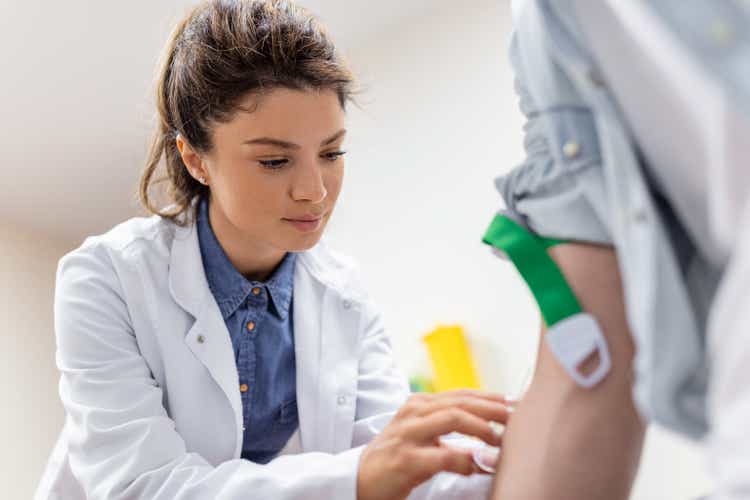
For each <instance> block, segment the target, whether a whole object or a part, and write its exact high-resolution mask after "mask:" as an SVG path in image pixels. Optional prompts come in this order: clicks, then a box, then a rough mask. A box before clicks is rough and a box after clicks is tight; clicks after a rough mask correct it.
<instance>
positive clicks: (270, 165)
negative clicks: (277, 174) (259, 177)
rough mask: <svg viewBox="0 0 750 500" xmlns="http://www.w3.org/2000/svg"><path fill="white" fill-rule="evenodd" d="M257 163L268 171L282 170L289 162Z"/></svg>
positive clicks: (266, 161) (285, 160) (268, 161)
mask: <svg viewBox="0 0 750 500" xmlns="http://www.w3.org/2000/svg"><path fill="white" fill-rule="evenodd" d="M258 163H260V165H261V166H262V167H263V168H267V169H268V170H278V169H280V168H283V167H284V165H285V164H287V163H289V160H287V159H282V160H258Z"/></svg>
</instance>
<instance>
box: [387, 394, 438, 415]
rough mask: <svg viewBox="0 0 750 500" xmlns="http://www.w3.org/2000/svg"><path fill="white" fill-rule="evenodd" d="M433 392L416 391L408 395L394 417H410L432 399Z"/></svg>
mask: <svg viewBox="0 0 750 500" xmlns="http://www.w3.org/2000/svg"><path fill="white" fill-rule="evenodd" d="M434 397H435V395H434V394H426V393H422V392H420V393H416V394H412V395H411V396H409V399H407V400H406V402H405V403H404V404H403V405H401V408H399V410H398V412H397V413H396V417H410V416H412V415H416V414H419V413H420V412H421V410H422V408H424V406H425V405H427V404H429V403H430V402H431V401H432V400H433V399H434Z"/></svg>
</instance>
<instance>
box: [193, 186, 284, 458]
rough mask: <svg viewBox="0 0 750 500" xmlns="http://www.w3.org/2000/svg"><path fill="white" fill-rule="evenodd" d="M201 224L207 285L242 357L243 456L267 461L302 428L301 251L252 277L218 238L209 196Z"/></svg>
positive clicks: (239, 361) (200, 214) (202, 205)
mask: <svg viewBox="0 0 750 500" xmlns="http://www.w3.org/2000/svg"><path fill="white" fill-rule="evenodd" d="M197 225H198V240H199V242H200V250H201V256H202V258H203V267H204V269H205V272H206V278H207V279H208V286H209V288H210V289H211V293H212V294H213V296H214V298H215V299H216V303H217V304H218V306H219V310H220V311H221V314H222V316H223V317H224V322H225V323H226V325H227V330H228V331H229V336H230V337H231V338H232V346H233V347H234V357H235V360H236V362H237V372H238V374H239V381H238V383H237V385H238V390H239V391H240V395H241V399H242V413H243V423H244V436H243V445H242V458H245V459H247V460H251V461H253V462H257V463H267V462H269V461H270V460H272V459H273V458H274V457H275V456H276V455H277V454H278V452H279V451H280V450H281V449H282V448H283V447H284V445H285V444H286V442H287V441H288V440H289V438H290V437H291V435H292V434H293V433H294V431H295V430H296V429H297V427H298V418H297V399H296V388H297V384H296V366H295V355H294V328H293V323H292V307H291V306H292V289H293V281H294V265H295V258H296V256H295V254H293V253H288V254H287V255H286V256H285V257H284V260H283V261H282V262H281V264H279V266H278V267H277V269H276V270H275V271H274V273H273V275H272V276H271V278H270V279H269V280H268V281H267V282H265V283H261V282H257V281H249V280H247V279H246V278H245V277H244V276H242V274H240V272H239V271H237V269H236V268H235V267H234V266H233V265H232V263H231V262H230V261H229V259H228V258H227V256H226V254H225V253H224V250H223V249H222V248H221V245H220V244H219V242H218V240H217V239H216V236H215V235H214V232H213V230H212V229H211V224H210V222H209V219H208V200H207V199H203V200H201V202H200V206H199V209H198V221H197Z"/></svg>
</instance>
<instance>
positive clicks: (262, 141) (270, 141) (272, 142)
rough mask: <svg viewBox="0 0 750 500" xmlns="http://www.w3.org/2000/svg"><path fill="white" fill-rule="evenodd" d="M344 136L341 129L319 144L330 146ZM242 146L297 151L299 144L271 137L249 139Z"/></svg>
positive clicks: (343, 130) (344, 131)
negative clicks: (262, 146) (272, 147)
mask: <svg viewBox="0 0 750 500" xmlns="http://www.w3.org/2000/svg"><path fill="white" fill-rule="evenodd" d="M344 135H346V129H341V130H339V131H338V132H336V133H335V134H333V135H332V136H331V137H329V138H328V139H325V140H324V141H323V142H321V143H320V145H321V147H322V146H328V145H329V144H332V143H334V142H336V141H337V140H338V139H340V138H341V137H343V136H344ZM242 144H248V145H256V144H257V145H265V146H277V147H280V148H283V149H299V148H300V145H299V144H294V143H293V142H288V141H282V140H281V139H274V138H273V137H258V138H257V139H250V140H248V141H245V142H243V143H242Z"/></svg>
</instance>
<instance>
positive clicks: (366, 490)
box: [357, 390, 512, 500]
mask: <svg viewBox="0 0 750 500" xmlns="http://www.w3.org/2000/svg"><path fill="white" fill-rule="evenodd" d="M510 406H511V405H510V403H509V402H508V401H506V400H505V398H503V397H502V396H501V395H499V394H493V393H488V392H484V391H476V390H460V391H449V392H442V393H439V394H415V395H412V396H411V397H410V398H409V399H408V401H407V402H406V403H405V404H404V406H402V407H401V409H400V410H399V411H398V413H397V414H396V415H395V416H394V417H393V420H392V421H391V422H390V423H389V424H388V426H386V428H385V429H383V432H381V433H380V434H378V435H377V436H376V437H375V439H373V440H372V441H371V442H370V444H368V445H367V447H366V448H365V449H364V450H363V451H362V457H361V458H360V463H359V473H358V476H357V499H358V500H400V499H404V498H406V497H407V496H408V495H409V493H410V492H411V490H412V489H413V488H415V487H416V486H418V485H420V484H421V483H423V482H425V481H427V480H428V479H430V478H431V477H432V476H434V475H435V474H437V473H438V472H443V471H445V472H454V473H457V474H463V475H470V474H474V473H477V472H480V469H479V468H478V467H477V466H476V464H475V463H474V459H473V457H472V450H470V449H461V448H457V447H455V448H454V447H451V446H449V445H446V444H444V443H442V442H441V441H440V439H439V438H440V436H443V435H445V434H450V433H451V432H459V433H461V434H465V435H467V436H474V437H477V438H479V439H481V440H482V441H484V442H486V443H487V444H489V445H492V446H498V445H499V444H500V442H501V440H502V434H501V433H499V432H498V431H497V430H496V429H497V426H493V425H490V422H499V423H501V424H505V423H506V422H507V420H508V415H509V414H510V412H511V411H512V410H511V409H510Z"/></svg>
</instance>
